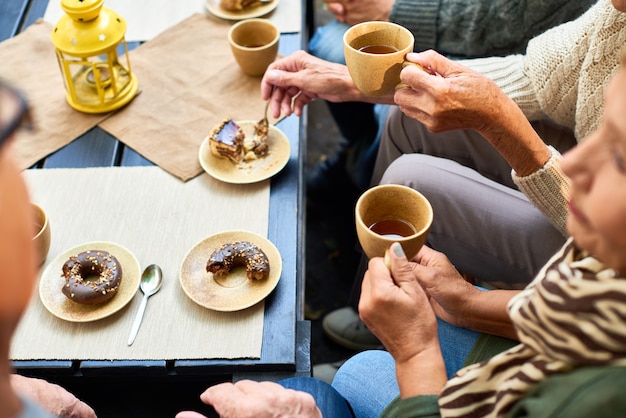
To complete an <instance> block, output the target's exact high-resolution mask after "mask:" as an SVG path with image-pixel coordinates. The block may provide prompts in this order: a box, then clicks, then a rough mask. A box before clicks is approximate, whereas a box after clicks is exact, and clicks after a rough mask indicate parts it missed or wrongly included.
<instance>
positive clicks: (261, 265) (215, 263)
mask: <svg viewBox="0 0 626 418" xmlns="http://www.w3.org/2000/svg"><path fill="white" fill-rule="evenodd" d="M237 266H244V267H245V268H246V277H248V279H256V280H262V279H267V278H268V277H269V275H270V262H269V260H268V258H267V256H266V255H265V253H264V252H263V250H261V249H260V248H259V247H257V246H256V245H254V244H252V243H251V242H248V241H235V242H231V243H226V244H224V245H222V246H221V247H220V248H218V249H217V250H215V251H214V252H213V254H211V256H210V257H209V261H208V262H207V265H206V270H207V271H208V272H209V273H213V274H217V275H222V274H226V273H229V272H230V271H231V270H232V269H233V268H234V267H237Z"/></svg>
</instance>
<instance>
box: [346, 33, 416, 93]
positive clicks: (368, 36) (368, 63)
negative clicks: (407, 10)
mask: <svg viewBox="0 0 626 418" xmlns="http://www.w3.org/2000/svg"><path fill="white" fill-rule="evenodd" d="M414 43H415V39H414V37H413V34H412V33H411V31H409V30H408V29H406V28H405V27H403V26H400V25H398V24H396V23H391V22H382V21H372V22H363V23H359V24H358V25H354V26H352V27H350V29H348V30H347V31H346V33H345V34H344V36H343V48H344V55H345V58H346V66H347V67H348V71H349V72H350V77H352V80H353V81H354V84H355V85H356V87H357V88H358V89H359V90H360V91H361V93H363V94H365V95H366V96H372V97H379V96H384V95H387V94H391V93H393V91H394V89H395V88H396V86H397V85H399V84H400V72H401V71H402V68H403V64H404V65H407V64H413V63H410V62H408V61H406V59H405V57H406V54H408V53H409V52H413V45H414ZM413 65H416V64H413Z"/></svg>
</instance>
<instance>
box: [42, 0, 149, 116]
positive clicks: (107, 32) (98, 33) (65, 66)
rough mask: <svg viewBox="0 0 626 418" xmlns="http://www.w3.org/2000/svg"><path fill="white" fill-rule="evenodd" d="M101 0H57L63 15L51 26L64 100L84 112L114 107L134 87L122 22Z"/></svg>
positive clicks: (127, 98) (126, 99) (133, 91)
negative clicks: (63, 86)
mask: <svg viewBox="0 0 626 418" xmlns="http://www.w3.org/2000/svg"><path fill="white" fill-rule="evenodd" d="M103 3H104V0H61V7H62V8H63V10H64V11H65V13H66V14H65V15H64V16H63V17H61V19H59V22H58V23H57V24H56V26H55V27H54V29H53V31H52V43H53V44H54V47H55V49H56V55H57V59H58V61H59V66H60V67H61V73H62V75H63V82H64V84H65V90H66V92H67V94H66V99H67V102H68V103H69V105H70V106H72V107H73V108H74V109H76V110H78V111H81V112H86V113H103V112H109V111H111V110H115V109H118V108H120V107H122V106H124V105H125V104H127V103H128V102H130V101H131V100H132V99H133V97H135V95H136V94H137V89H138V83H137V78H136V77H135V75H134V74H133V73H132V71H131V69H130V60H129V58H128V46H127V45H126V41H125V40H124V35H125V34H126V21H125V20H124V19H123V18H122V17H121V16H120V15H119V14H117V13H116V12H114V11H113V10H111V9H109V8H107V7H103ZM118 49H119V51H120V52H121V56H118Z"/></svg>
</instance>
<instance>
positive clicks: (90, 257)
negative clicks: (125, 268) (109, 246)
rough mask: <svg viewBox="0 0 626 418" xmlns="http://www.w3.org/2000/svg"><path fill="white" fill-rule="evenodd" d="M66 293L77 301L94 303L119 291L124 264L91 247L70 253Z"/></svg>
mask: <svg viewBox="0 0 626 418" xmlns="http://www.w3.org/2000/svg"><path fill="white" fill-rule="evenodd" d="M62 276H63V277H65V285H64V286H63V288H62V289H61V290H62V292H63V294H64V295H65V296H67V297H68V298H69V299H71V300H72V301H74V302H77V303H82V304H85V305H95V304H99V303H103V302H106V301H107V300H109V299H111V298H112V297H113V296H115V295H116V294H117V291H118V289H119V287H120V284H121V282H122V266H121V265H120V263H119V261H117V258H115V257H114V256H113V255H111V254H109V253H108V252H107V251H101V250H88V251H84V252H82V253H79V254H78V255H76V256H71V257H70V258H69V260H67V261H66V262H65V264H63V274H62Z"/></svg>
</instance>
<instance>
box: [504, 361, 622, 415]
mask: <svg viewBox="0 0 626 418" xmlns="http://www.w3.org/2000/svg"><path fill="white" fill-rule="evenodd" d="M625 387H626V367H600V366H598V367H582V368H580V369H576V370H574V371H572V372H569V373H563V374H558V375H554V376H551V377H549V378H548V379H546V380H544V381H543V382H541V383H540V384H539V385H537V386H536V387H535V388H534V389H533V391H532V392H531V393H530V394H529V395H528V396H527V397H526V398H524V399H522V400H521V401H519V402H518V403H517V404H516V405H515V407H514V408H513V410H512V411H511V413H510V415H509V416H510V417H511V418H524V417H529V418H530V417H532V418H544V417H545V418H548V417H550V418H589V417H593V418H609V417H623V416H624V415H625V414H626V396H624V388H625Z"/></svg>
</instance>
